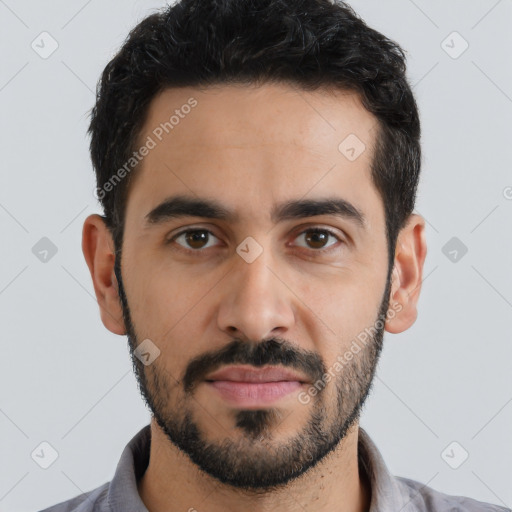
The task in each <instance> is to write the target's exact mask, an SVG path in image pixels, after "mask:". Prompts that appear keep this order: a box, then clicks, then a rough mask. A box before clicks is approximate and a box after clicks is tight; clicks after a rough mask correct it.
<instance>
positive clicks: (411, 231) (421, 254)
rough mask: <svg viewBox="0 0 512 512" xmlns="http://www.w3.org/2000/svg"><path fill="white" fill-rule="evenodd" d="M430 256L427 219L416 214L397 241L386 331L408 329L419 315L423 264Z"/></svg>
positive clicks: (409, 220) (397, 331) (411, 217)
mask: <svg viewBox="0 0 512 512" xmlns="http://www.w3.org/2000/svg"><path fill="white" fill-rule="evenodd" d="M426 255H427V244H426V240H425V219H423V217H421V216H420V215H417V214H412V215H411V216H410V217H409V219H408V222H407V224H406V225H405V226H404V228H403V229H402V230H401V231H400V233H399V235H398V240H397V244H396V251H395V262H394V267H393V273H392V285H391V292H390V298H389V309H388V317H387V320H386V326H385V328H386V331H388V332H390V333H400V332H403V331H405V330H407V329H408V328H409V327H411V325H412V324H413V323H414V322H415V321H416V318H417V316H418V311H417V307H416V306H417V303H418V299H419V295H420V291H421V282H422V278H423V265H424V262H425V257H426Z"/></svg>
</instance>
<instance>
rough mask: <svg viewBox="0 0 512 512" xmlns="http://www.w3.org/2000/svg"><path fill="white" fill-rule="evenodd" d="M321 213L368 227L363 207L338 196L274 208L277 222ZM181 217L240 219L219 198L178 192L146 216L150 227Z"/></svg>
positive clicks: (146, 221)
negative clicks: (186, 194)
mask: <svg viewBox="0 0 512 512" xmlns="http://www.w3.org/2000/svg"><path fill="white" fill-rule="evenodd" d="M319 215H334V216H336V217H341V218H345V219H348V220H351V221H354V222H355V223H356V224H357V225H358V227H361V228H365V227H366V224H367V221H366V217H365V216H364V214H363V212H361V210H359V209H358V208H356V207H355V206H354V205H353V204H351V203H350V202H349V201H347V200H345V199H342V198H338V197H332V198H325V199H298V200H291V201H287V202H285V203H281V204H278V205H275V206H274V207H273V208H272V212H271V220H272V221H273V222H274V223H277V222H280V221H283V220H290V219H303V218H307V217H315V216H319ZM180 217H203V218H208V219H218V220H223V221H227V222H237V221H238V220H239V216H238V214H236V213H235V212H234V211H232V210H229V209H228V208H226V207H225V206H223V205H222V204H221V203H219V202H218V201H216V200H212V199H201V198H196V197H191V196H184V195H178V196H173V197H169V198H167V199H165V200H164V201H163V202H162V203H160V204H159V205H158V206H156V207H155V208H153V209H152V210H151V211H150V212H149V213H148V214H147V215H146V216H145V225H146V226H147V227H149V226H154V225H158V224H163V223H164V222H167V221H169V220H171V219H176V218H180Z"/></svg>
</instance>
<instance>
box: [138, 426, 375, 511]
mask: <svg viewBox="0 0 512 512" xmlns="http://www.w3.org/2000/svg"><path fill="white" fill-rule="evenodd" d="M358 429H359V425H358V424H355V425H354V426H353V427H352V428H351V429H350V430H349V431H348V432H347V435H346V436H345V438H344V439H343V440H342V441H341V443H340V444H339V445H338V446H337V447H336V448H335V449H334V450H333V451H332V452H331V453H330V454H329V455H327V456H326V457H325V459H324V460H323V461H321V462H320V463H319V464H317V466H315V467H314V468H311V469H310V470H309V471H307V472H306V473H304V474H303V475H301V476H300V477H298V478H296V479H295V480H292V481H291V482H289V483H288V484H287V485H286V486H285V487H283V488H281V489H279V490H272V491H269V492H268V493H263V492H258V493H257V494H256V493H250V492H246V491H244V490H242V489H238V488H234V487H231V486H229V485H226V484H223V483H221V482H219V481H218V480H215V479H213V478H212V477H210V476H209V475H208V474H206V473H204V472H203V471H201V470H200V469H199V468H198V467H197V466H196V465H195V464H194V463H193V462H192V461H191V460H190V459H189V458H188V456H187V455H186V454H184V453H183V452H181V451H180V450H178V449H177V448H176V447H175V446H174V445H173V444H172V443H171V442H170V441H169V439H168V438H167V437H166V436H165V434H164V433H163V432H162V431H161V429H160V428H159V427H158V425H157V424H156V422H155V421H154V419H153V420H152V421H151V448H150V459H149V465H148V468H147V470H146V472H145V473H144V475H143V476H142V478H141V479H140V480H139V482H138V491H139V494H140V497H141V499H142V501H143V502H144V504H145V505H146V508H147V509H148V510H149V511H150V512H164V511H165V512H178V511H181V510H189V511H191V512H193V511H195V510H197V511H201V510H208V512H225V511H226V510H236V511H237V512H268V511H270V510H272V511H273V512H304V510H310V511H312V512H313V511H314V512H332V511H333V510H336V512H368V511H369V509H370V501H371V487H370V482H369V481H368V478H367V476H366V475H365V474H364V472H360V471H359V465H358V458H357V442H358Z"/></svg>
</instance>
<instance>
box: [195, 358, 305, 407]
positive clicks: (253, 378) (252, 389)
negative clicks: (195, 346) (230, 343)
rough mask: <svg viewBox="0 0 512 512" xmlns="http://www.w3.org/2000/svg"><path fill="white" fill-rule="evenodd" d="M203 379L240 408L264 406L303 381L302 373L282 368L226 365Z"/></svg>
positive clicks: (288, 392)
mask: <svg viewBox="0 0 512 512" xmlns="http://www.w3.org/2000/svg"><path fill="white" fill-rule="evenodd" d="M205 380H206V384H207V385H208V387H209V388H210V389H212V390H213V391H214V392H215V393H216V394H217V395H219V396H220V397H221V398H222V399H223V400H226V401H227V402H229V403H230V404H232V405H235V406H238V407H244V408H251V407H253V408H254V407H261V406H265V405H268V404H270V403H272V402H275V401H277V400H279V399H281V398H284V397H286V396H288V395H290V394H291V393H293V392H294V391H297V390H299V389H301V388H302V387H303V386H304V385H305V384H307V379H306V378H305V377H304V376H303V375H300V374H297V373H295V372H293V371H291V370H288V369H286V368H283V367H266V368H254V367H253V366H230V367H226V368H223V369H221V370H219V371H217V372H215V373H212V374H211V375H208V377H207V379H205Z"/></svg>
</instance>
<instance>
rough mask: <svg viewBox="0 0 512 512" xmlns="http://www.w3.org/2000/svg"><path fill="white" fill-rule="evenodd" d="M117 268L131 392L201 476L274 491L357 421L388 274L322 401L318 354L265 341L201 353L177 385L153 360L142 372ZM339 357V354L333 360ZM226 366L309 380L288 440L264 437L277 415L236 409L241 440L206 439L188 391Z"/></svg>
mask: <svg viewBox="0 0 512 512" xmlns="http://www.w3.org/2000/svg"><path fill="white" fill-rule="evenodd" d="M120 265H121V263H120V253H118V257H117V258H116V262H115V266H114V271H115V275H116V278H117V281H118V286H119V297H120V301H121V305H122V309H123V318H124V324H125V328H126V333H127V337H128V344H129V349H130V354H131V359H132V363H133V368H134V373H135V376H136V379H137V383H138V387H139V390H140V392H141V394H142V396H143V398H144V401H145V403H146V405H147V406H148V408H149V409H150V411H151V413H152V416H153V417H154V419H155V420H156V422H157V424H158V426H159V427H160V429H161V430H162V432H164V433H165V435H166V436H167V438H168V439H169V441H170V442H171V443H172V444H173V445H174V446H175V447H177V448H178V449H179V450H181V451H182V452H183V453H184V454H186V455H187V456H188V457H189V459H190V460H191V461H192V462H193V463H194V464H195V465H196V466H197V467H198V468H199V469H200V470H202V471H203V472H204V473H206V474H208V475H210V476H211V477H213V478H214V479H216V480H218V481H219V482H222V483H224V484H227V485H229V486H231V487H236V488H238V489H240V490H243V491H245V492H247V493H249V494H255V495H257V494H260V493H261V494H263V493H267V492H269V491H275V490H278V489H282V488H283V487H284V486H286V484H288V483H289V482H290V481H291V480H293V479H295V478H297V477H299V476H301V475H302V474H304V473H305V472H306V471H308V470H309V469H310V468H313V467H315V466H316V465H318V464H320V463H321V462H322V461H323V460H324V459H325V457H326V456H327V455H328V454H329V453H330V452H332V451H333V450H334V449H335V448H336V447H337V446H338V445H339V443H340V442H341V441H342V440H343V439H344V438H345V436H346V435H347V433H348V431H349V430H350V429H351V427H353V426H354V425H355V424H356V422H358V421H359V418H360V415H361V412H362V408H363V405H364V403H365V401H366V399H367V397H368V396H369V394H370V391H371V388H372V383H373V379H374V375H375V370H376V367H377V363H378V361H379V358H380V353H381V351H382V345H383V338H384V322H385V319H386V316H387V310H388V305H389V294H390V288H391V279H390V276H391V272H390V271H389V272H388V278H387V282H386V287H385V292H384V294H383V298H382V300H381V304H380V307H379V312H378V316H377V318H376V320H375V323H374V327H372V334H371V335H370V336H369V337H368V338H367V340H366V342H365V343H364V346H363V348H362V349H360V351H358V352H357V353H356V354H354V357H352V358H351V359H350V360H348V361H346V362H344V364H343V367H342V370H341V371H340V372H337V374H336V376H335V379H332V383H333V385H334V390H333V391H331V392H330V395H329V389H330V388H329V386H326V385H325V380H326V379H325V376H326V375H327V374H328V369H327V368H326V367H325V364H324V363H323V360H322V359H321V358H320V357H319V356H318V354H317V353H315V352H311V351H305V350H301V349H299V348H298V347H297V346H296V345H293V344H291V343H289V342H288V341H287V340H284V339H281V338H269V339H266V340H263V341H260V342H258V343H254V342H249V341H247V340H242V339H238V338H236V339H233V340H232V341H231V342H230V343H228V344H227V345H225V346H224V347H223V348H222V349H221V350H216V351H211V352H206V353H203V354H201V355H199V356H197V357H195V358H194V359H192V360H191V361H190V362H189V364H188V365H187V367H186V369H185V371H184V374H183V375H182V377H181V379H180V380H177V379H176V378H175V377H174V376H173V375H171V373H170V372H169V371H168V370H167V369H166V368H165V367H164V366H163V365H161V364H159V359H156V360H155V361H153V362H152V364H151V365H149V366H145V365H144V364H143V363H142V362H141V361H140V360H139V358H138V357H137V356H136V355H135V353H134V352H135V349H136V348H137V346H138V345H139V343H140V342H141V341H142V340H141V339H139V338H138V337H137V335H136V333H135V326H134V324H133V321H132V318H131V314H130V309H129V306H128V300H127V297H126V294H125V291H124V287H123V283H122V278H121V270H120ZM345 350H346V349H345V348H344V351H345ZM340 358H342V354H340V356H339V357H338V360H340ZM162 360H163V358H162V359H160V361H162ZM229 364H247V365H252V366H255V367H259V366H264V365H269V364H270V365H280V366H283V367H285V368H290V369H295V370H299V371H301V372H302V373H304V374H305V375H307V376H309V377H310V379H311V380H310V382H312V383H313V385H315V387H316V390H317V391H316V393H315V394H314V396H310V395H308V396H309V398H308V401H307V402H306V403H308V404H309V407H310V409H311V410H310V413H309V416H308V420H307V422H306V423H305V425H304V426H303V427H302V428H301V429H300V430H299V431H298V432H296V433H295V434H294V435H293V436H292V437H287V438H286V439H285V440H280V441H276V440H275V438H274V436H273V435H272V432H273V430H275V429H276V427H277V426H278V425H279V424H280V423H282V422H283V421H284V420H285V419H286V417H284V418H283V411H282V409H279V408H277V407H267V408H261V409H257V410H248V409H237V410H235V411H234V412H233V415H234V425H235V427H236V429H237V432H240V434H241V435H240V436H237V437H236V438H234V437H233V436H229V435H227V436H226V437H225V438H223V439H221V440H216V441H215V440H209V439H208V438H207V436H206V435H205V433H204V431H203V430H202V429H201V428H200V425H199V423H198V422H197V421H196V419H195V417H194V408H193V406H194V405H196V409H198V410H200V409H201V405H200V404H199V402H198V401H197V400H196V399H195V397H194V392H195V389H196V385H198V384H200V383H201V382H204V379H205V376H206V375H207V374H209V373H211V372H212V371H214V370H216V369H217V368H219V367H221V366H224V365H229ZM330 373H331V375H332V372H330ZM319 383H320V385H319V386H318V385H317V384H319ZM322 383H323V384H322ZM318 387H320V389H318ZM308 389H309V390H310V389H311V387H310V388H308ZM304 404H305V402H301V403H299V404H298V406H300V407H306V405H304ZM292 412H293V411H292ZM289 414H291V413H289ZM203 417H206V418H207V419H206V421H207V422H208V423H212V421H213V420H214V419H215V418H212V417H211V415H210V416H209V415H208V414H207V413H206V411H205V414H204V415H203Z"/></svg>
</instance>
